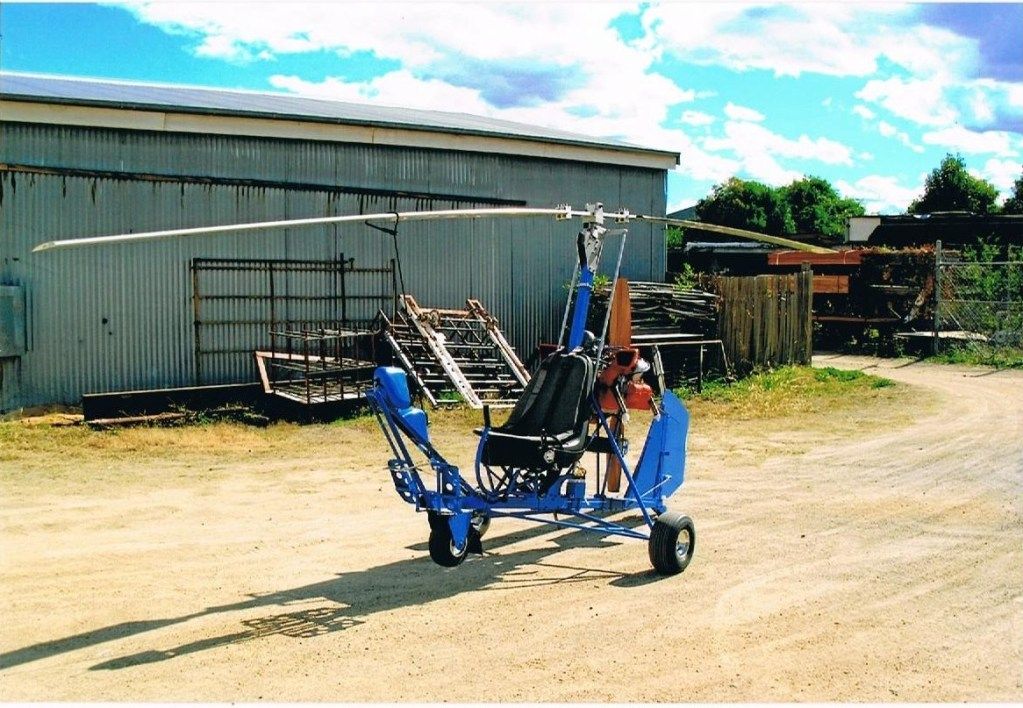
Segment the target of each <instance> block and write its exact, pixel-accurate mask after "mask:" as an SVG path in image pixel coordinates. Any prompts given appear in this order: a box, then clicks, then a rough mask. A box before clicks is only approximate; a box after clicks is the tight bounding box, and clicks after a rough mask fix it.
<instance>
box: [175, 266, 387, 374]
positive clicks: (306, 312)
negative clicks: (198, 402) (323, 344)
mask: <svg viewBox="0 0 1023 708" xmlns="http://www.w3.org/2000/svg"><path fill="white" fill-rule="evenodd" d="M189 269H190V271H191V276H192V310H193V315H194V317H193V332H194V340H195V341H194V344H195V377H194V378H195V385H196V386H202V385H209V384H221V383H234V382H239V381H252V380H253V379H254V376H255V368H254V363H253V352H255V351H257V350H267V349H272V348H273V343H272V341H271V332H278V331H283V330H296V331H314V330H323V329H326V330H344V329H369V328H371V327H372V326H373V322H374V319H375V318H376V314H377V312H378V311H380V310H384V311H385V312H390V313H392V314H393V313H394V312H395V310H396V307H397V301H396V298H397V290H398V288H397V283H396V275H395V263H394V260H391V261H390V262H389V263H388V265H387V266H386V267H382V268H380V267H377V268H365V267H356V265H355V262H354V259H348V260H346V259H345V258H344V255H343V254H342V255H341V257H340V258H339V259H337V260H332V261H305V260H251V259H226V258H194V259H192V261H191V263H190V265H189Z"/></svg>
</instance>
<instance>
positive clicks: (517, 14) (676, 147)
mask: <svg viewBox="0 0 1023 708" xmlns="http://www.w3.org/2000/svg"><path fill="white" fill-rule="evenodd" d="M0 69H3V70H5V71H17V72H31V73H41V74H56V75H62V76H78V77H92V78H103V79H118V80H128V81H141V82H151V83H169V84H184V85H192V86H208V87H215V88H227V89H245V90H255V91H269V92H284V93H295V94H302V95H306V96H312V97H317V98H327V99H334V100H341V101H351V102H358V103H371V104H380V105H387V106H404V107H410V108H425V109H432V110H443V111H453V112H459V113H470V114H475V115H483V116H491V117H495V118H502V119H506V120H513V121H518V122H522V123H529V124H533V125H542V126H548V127H552V128H559V129H564V130H570V131H574V132H576V133H582V134H585V135H589V136H593V137H597V138H608V139H613V140H619V141H624V142H628V143H632V144H636V145H641V146H644V147H652V148H657V149H666V150H673V151H676V152H678V153H680V154H681V164H680V165H679V167H678V168H677V169H675V170H674V171H673V172H670V173H669V175H668V210H669V211H672V210H675V209H679V208H682V207H687V206H690V205H692V204H695V203H696V202H697V201H698V200H699V199H701V198H702V197H704V196H706V195H707V194H709V193H710V191H711V189H712V188H713V186H714V185H715V184H719V183H721V182H723V181H725V180H727V179H728V178H730V177H732V176H737V177H741V178H743V179H755V180H758V181H761V182H764V183H766V184H770V185H772V186H782V185H785V184H788V183H790V182H791V181H792V180H794V179H799V178H800V177H802V176H811V175H812V176H819V177H823V178H825V179H827V180H829V181H830V182H831V183H832V184H833V185H835V187H836V188H837V189H838V191H839V192H840V193H841V194H842V195H843V196H846V197H852V198H855V199H858V200H860V201H861V202H862V203H863V205H864V206H865V207H866V209H867V212H868V213H882V214H893V213H901V212H904V211H905V209H906V207H907V206H908V204H909V202H910V201H912V200H913V199H914V198H915V197H917V196H919V195H920V193H921V191H922V189H923V184H924V179H925V178H926V176H927V174H929V173H930V172H931V170H933V169H934V168H935V167H937V166H938V164H940V162H941V160H942V159H943V158H944V156H945V155H946V154H950V153H951V154H959V155H961V156H962V157H963V159H964V160H965V161H966V164H967V167H968V168H969V170H970V171H971V172H972V173H973V174H975V175H976V176H979V177H982V178H984V179H986V180H988V181H990V182H991V183H992V184H994V185H995V186H996V187H997V188H998V190H999V192H1000V200H1001V199H1004V198H1005V197H1006V196H1008V194H1009V193H1010V190H1011V188H1012V184H1013V181H1014V180H1015V179H1016V178H1017V177H1019V176H1020V174H1021V173H1023V3H996V4H981V3H968V4H959V3H956V4H953V3H923V4H901V3H892V2H884V3H878V4H863V3H852V2H846V3H829V2H796V3H787V4H750V3H743V2H665V3H657V2H642V3H617V2H581V1H577V2H549V1H543V2H541V1H539V0H533V1H531V2H500V3H498V2H479V1H477V2H431V1H429V0H420V1H419V2H389V1H387V0H377V1H376V2H366V3H361V2H343V1H340V2H339V1H335V2H284V1H283V0H278V1H277V2H266V1H259V0H249V1H248V2H244V3H231V2H197V1H195V0H192V1H190V2H170V1H167V2H117V3H103V4H91V3H74V4H58V3H19V2H10V1H9V0H4V2H2V3H0ZM595 198H599V197H595Z"/></svg>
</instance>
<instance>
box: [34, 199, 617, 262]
mask: <svg viewBox="0 0 1023 708" xmlns="http://www.w3.org/2000/svg"><path fill="white" fill-rule="evenodd" d="M505 216H520V217H521V216H556V217H561V218H566V219H568V218H572V217H576V216H592V213H591V212H589V211H579V210H573V209H572V208H571V207H567V206H566V207H561V208H553V209H550V208H531V207H494V208H489V209H447V210H440V211H405V212H385V213H381V214H348V215H345V216H321V217H315V218H310V219H285V220H282V221H262V222H258V223H248V224H222V225H219V226H197V227H194V228H186V229H167V230H164V231H147V232H143V233H137V234H116V235H113V236H89V237H86V238H76V239H64V240H60V241H47V242H46V243H41V244H39V245H38V246H36V247H35V248H33V249H32V252H33V253H34V252H36V251H49V250H52V249H57V248H79V247H84V246H103V245H107V244H111V243H132V242H136V241H153V240H156V239H161V238H172V237H175V236H206V235H210V234H221V233H227V232H239V231H255V230H258V229H291V228H297V227H302V226H317V225H321V224H340V223H344V222H352V221H354V222H370V221H390V222H394V223H398V222H399V221H434V220H439V219H475V218H483V217H505ZM605 216H606V217H608V218H611V219H616V218H618V219H628V218H632V216H633V215H632V214H628V213H627V212H624V213H621V214H616V213H610V214H605Z"/></svg>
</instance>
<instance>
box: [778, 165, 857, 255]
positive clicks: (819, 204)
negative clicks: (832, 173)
mask: <svg viewBox="0 0 1023 708" xmlns="http://www.w3.org/2000/svg"><path fill="white" fill-rule="evenodd" d="M781 194H782V197H783V198H784V200H785V202H786V203H787V204H788V207H789V212H790V213H791V214H792V220H793V222H794V223H795V233H800V234H822V235H824V236H827V237H828V238H830V239H833V240H836V241H837V240H841V239H842V238H844V236H845V224H846V218H847V217H849V216H862V215H863V214H864V209H863V205H862V204H860V203H859V202H858V201H856V200H855V199H846V198H843V197H842V196H841V195H840V194H839V193H838V192H837V191H835V188H834V187H832V186H831V183H830V182H828V181H827V180H825V179H822V178H820V177H804V178H803V179H798V180H795V181H794V182H792V184H790V185H789V186H787V187H783V188H782V190H781Z"/></svg>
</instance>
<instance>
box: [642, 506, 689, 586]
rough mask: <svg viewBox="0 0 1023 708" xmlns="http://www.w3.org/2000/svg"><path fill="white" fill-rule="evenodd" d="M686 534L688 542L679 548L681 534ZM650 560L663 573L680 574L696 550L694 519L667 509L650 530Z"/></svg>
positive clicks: (655, 568)
mask: <svg viewBox="0 0 1023 708" xmlns="http://www.w3.org/2000/svg"><path fill="white" fill-rule="evenodd" d="M683 534H684V535H685V536H686V537H687V538H688V543H687V544H686V547H685V548H683V549H679V536H682V535H683ZM649 548H650V562H651V563H652V564H653V566H654V570H656V571H657V572H658V573H660V574H661V575H678V574H679V573H681V572H682V571H683V570H685V569H686V566H687V565H689V561H691V560H692V559H693V552H694V551H695V550H696V527H695V526H694V525H693V520H692V519H690V518H689V517H688V516H683V515H682V514H680V513H678V512H677V511H666V512H664V513H663V514H661V515H660V516H658V517H657V520H656V521H654V528H653V530H652V531H651V532H650V546H649Z"/></svg>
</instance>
